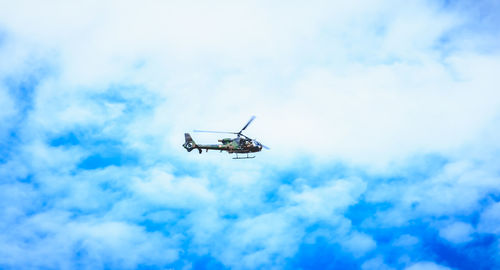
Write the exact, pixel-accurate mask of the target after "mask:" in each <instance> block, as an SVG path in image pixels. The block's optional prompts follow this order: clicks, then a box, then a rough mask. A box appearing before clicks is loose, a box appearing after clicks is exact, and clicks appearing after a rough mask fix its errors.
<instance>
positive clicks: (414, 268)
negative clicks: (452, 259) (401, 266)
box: [405, 262, 450, 270]
mask: <svg viewBox="0 0 500 270" xmlns="http://www.w3.org/2000/svg"><path fill="white" fill-rule="evenodd" d="M446 269H450V268H448V267H445V266H442V265H439V264H436V263H433V262H418V263H415V264H412V265H411V266H409V267H406V268H405V270H446Z"/></svg>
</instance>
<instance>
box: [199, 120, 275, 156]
mask: <svg viewBox="0 0 500 270" xmlns="http://www.w3.org/2000/svg"><path fill="white" fill-rule="evenodd" d="M253 120H255V116H252V117H250V120H248V122H247V123H246V124H245V126H243V128H242V129H241V130H240V131H238V132H231V131H212V130H197V129H195V130H193V132H204V133H223V134H235V135H236V136H237V137H238V138H240V137H244V138H245V139H248V140H251V141H255V142H256V143H258V144H259V145H261V146H262V147H264V148H266V149H269V147H267V146H265V145H263V144H261V143H260V142H258V141H257V140H255V139H252V138H249V137H248V136H246V135H244V134H243V133H242V132H243V130H245V129H246V128H247V127H248V126H249V125H250V124H251V123H252V122H253Z"/></svg>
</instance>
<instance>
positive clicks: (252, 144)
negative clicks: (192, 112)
mask: <svg viewBox="0 0 500 270" xmlns="http://www.w3.org/2000/svg"><path fill="white" fill-rule="evenodd" d="M254 119H255V116H252V117H251V118H250V120H248V122H247V123H246V125H245V126H244V127H243V128H242V129H241V130H240V131H238V132H226V131H208V130H193V132H205V133H224V134H236V138H224V139H220V140H218V141H219V144H196V143H195V142H194V140H193V138H192V137H191V135H190V134H189V133H184V137H185V140H186V142H185V143H184V144H183V145H182V146H183V147H184V148H186V150H187V151H188V152H191V151H193V149H198V151H199V153H200V154H201V152H202V150H203V149H206V152H208V150H219V151H221V152H222V151H227V152H228V153H229V154H233V153H234V154H236V157H235V158H233V159H248V158H255V156H249V153H255V152H260V151H261V150H262V148H264V149H269V147H267V146H265V145H263V144H261V143H260V142H258V141H257V140H255V139H251V138H249V137H247V136H246V135H244V134H243V133H242V132H243V130H245V129H246V128H247V127H248V125H250V123H252V121H253V120H254ZM238 154H246V156H243V157H241V156H238Z"/></svg>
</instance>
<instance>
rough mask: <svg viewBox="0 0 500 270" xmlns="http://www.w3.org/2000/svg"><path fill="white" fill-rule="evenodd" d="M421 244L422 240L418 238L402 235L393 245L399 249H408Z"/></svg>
mask: <svg viewBox="0 0 500 270" xmlns="http://www.w3.org/2000/svg"><path fill="white" fill-rule="evenodd" d="M419 242H420V240H419V239H418V238H417V237H415V236H411V235H409V234H404V235H401V236H400V237H399V238H398V239H396V240H395V241H394V243H393V245H394V246H397V247H408V246H414V245H416V244H418V243H419Z"/></svg>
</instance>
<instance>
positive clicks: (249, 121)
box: [238, 115, 255, 134]
mask: <svg viewBox="0 0 500 270" xmlns="http://www.w3.org/2000/svg"><path fill="white" fill-rule="evenodd" d="M254 119H255V116H254V115H253V116H252V117H251V118H250V120H248V123H247V124H246V125H245V126H244V127H243V128H242V129H241V130H240V132H238V133H239V134H241V132H242V131H243V130H245V129H246V128H247V127H248V125H250V123H252V121H253V120H254Z"/></svg>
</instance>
